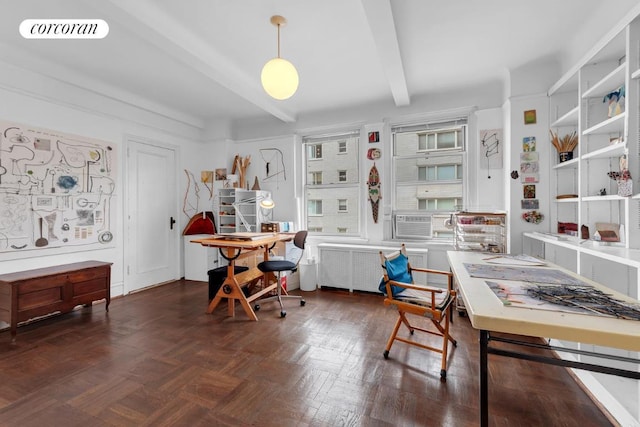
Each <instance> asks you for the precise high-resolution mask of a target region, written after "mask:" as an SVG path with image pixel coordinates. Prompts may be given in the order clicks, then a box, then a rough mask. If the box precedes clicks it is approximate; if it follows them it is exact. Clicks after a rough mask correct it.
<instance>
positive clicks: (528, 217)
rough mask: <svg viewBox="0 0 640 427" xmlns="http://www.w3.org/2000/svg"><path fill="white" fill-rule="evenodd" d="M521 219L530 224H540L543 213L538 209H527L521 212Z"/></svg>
mask: <svg viewBox="0 0 640 427" xmlns="http://www.w3.org/2000/svg"><path fill="white" fill-rule="evenodd" d="M522 219H523V220H524V221H525V222H530V223H532V224H540V223H541V222H542V220H543V219H544V215H543V214H542V213H540V212H538V211H527V212H524V213H523V214H522Z"/></svg>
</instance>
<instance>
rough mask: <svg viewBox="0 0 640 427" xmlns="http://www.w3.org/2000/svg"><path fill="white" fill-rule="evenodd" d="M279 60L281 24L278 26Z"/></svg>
mask: <svg viewBox="0 0 640 427" xmlns="http://www.w3.org/2000/svg"><path fill="white" fill-rule="evenodd" d="M278 58H280V24H278Z"/></svg>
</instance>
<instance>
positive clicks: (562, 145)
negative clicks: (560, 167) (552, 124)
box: [549, 130, 578, 163]
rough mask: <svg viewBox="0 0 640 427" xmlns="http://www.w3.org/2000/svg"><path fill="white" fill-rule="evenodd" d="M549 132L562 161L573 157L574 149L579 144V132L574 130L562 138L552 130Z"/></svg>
mask: <svg viewBox="0 0 640 427" xmlns="http://www.w3.org/2000/svg"><path fill="white" fill-rule="evenodd" d="M549 134H551V143H552V144H553V146H554V147H555V148H556V150H558V155H559V156H560V163H562V162H566V161H568V160H571V159H573V150H575V148H576V147H577V146H578V134H577V133H576V132H572V133H570V134H567V135H565V136H563V137H562V138H560V137H558V134H557V133H555V134H554V133H553V131H552V130H549Z"/></svg>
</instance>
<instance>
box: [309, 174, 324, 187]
mask: <svg viewBox="0 0 640 427" xmlns="http://www.w3.org/2000/svg"><path fill="white" fill-rule="evenodd" d="M309 181H310V182H311V184H313V185H320V184H322V172H311V179H310V180H309Z"/></svg>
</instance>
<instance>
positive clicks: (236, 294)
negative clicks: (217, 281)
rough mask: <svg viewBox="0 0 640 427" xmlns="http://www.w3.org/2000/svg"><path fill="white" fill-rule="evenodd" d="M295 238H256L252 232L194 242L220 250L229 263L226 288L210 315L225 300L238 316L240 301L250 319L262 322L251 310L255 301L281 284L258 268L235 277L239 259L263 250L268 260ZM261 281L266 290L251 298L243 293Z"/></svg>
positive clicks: (272, 235)
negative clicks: (272, 252) (271, 253)
mask: <svg viewBox="0 0 640 427" xmlns="http://www.w3.org/2000/svg"><path fill="white" fill-rule="evenodd" d="M292 238H293V237H292V234H290V233H266V234H264V233H255V234H254V235H252V234H251V233H238V234H237V236H234V235H232V234H226V235H213V236H212V237H207V238H203V239H195V240H192V241H191V242H192V243H199V244H201V245H203V246H211V247H214V248H219V249H220V253H221V254H222V256H223V257H224V258H225V259H227V260H228V261H229V264H228V266H227V277H226V278H225V280H224V282H223V283H222V286H220V289H219V290H218V292H217V293H216V296H215V297H214V298H213V300H211V303H210V304H209V307H208V308H207V313H212V312H213V310H215V308H216V307H217V305H218V304H219V303H220V302H221V301H222V300H223V299H226V300H227V310H228V315H229V316H230V317H234V316H235V303H236V301H238V302H239V303H240V305H241V306H242V308H243V309H244V311H245V313H246V314H247V316H249V319H251V320H258V316H256V313H255V312H254V311H253V308H252V307H251V302H252V301H255V300H256V299H258V298H260V297H261V296H262V295H264V294H266V293H269V292H271V291H273V290H274V289H275V288H276V286H277V283H276V282H275V281H274V279H273V274H271V273H263V272H261V271H260V270H258V269H257V268H255V267H254V268H251V269H249V270H248V271H243V272H242V273H239V274H235V260H236V259H237V258H238V257H239V256H240V254H241V253H242V252H246V251H255V250H262V251H263V253H264V258H263V259H264V260H265V261H266V260H268V259H269V251H270V250H271V249H272V248H273V247H274V246H275V244H276V243H278V242H285V241H289V240H291V239H292ZM260 278H262V281H263V287H262V289H261V290H260V291H258V292H256V293H253V294H252V295H250V296H248V297H247V296H245V294H244V292H242V286H243V285H245V284H247V283H250V282H252V281H255V280H257V279H260Z"/></svg>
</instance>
